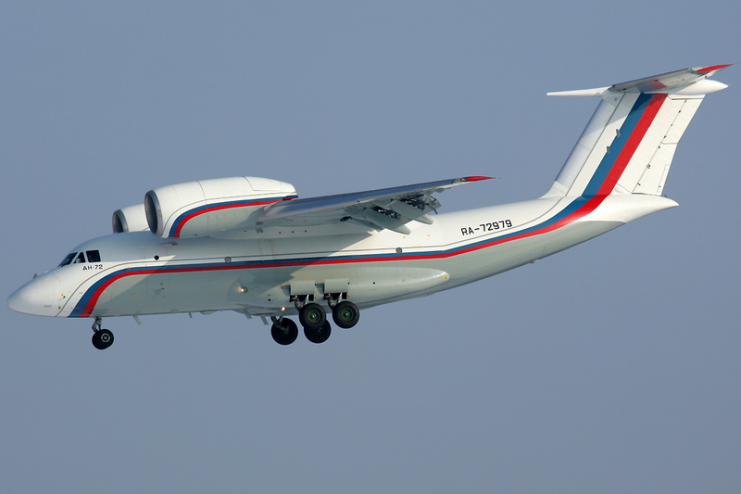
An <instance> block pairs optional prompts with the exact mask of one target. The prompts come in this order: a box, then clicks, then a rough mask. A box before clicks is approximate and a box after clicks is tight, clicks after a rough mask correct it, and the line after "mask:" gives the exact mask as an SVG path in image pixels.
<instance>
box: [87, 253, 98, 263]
mask: <svg viewBox="0 0 741 494" xmlns="http://www.w3.org/2000/svg"><path fill="white" fill-rule="evenodd" d="M85 253H86V254H87V262H100V252H98V251H97V250H88V251H86V252H85Z"/></svg>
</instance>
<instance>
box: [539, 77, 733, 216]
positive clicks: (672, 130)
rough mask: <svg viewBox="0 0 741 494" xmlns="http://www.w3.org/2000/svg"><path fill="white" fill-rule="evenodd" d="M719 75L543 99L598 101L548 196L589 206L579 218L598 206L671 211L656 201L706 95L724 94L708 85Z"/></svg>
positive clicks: (642, 82)
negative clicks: (642, 206)
mask: <svg viewBox="0 0 741 494" xmlns="http://www.w3.org/2000/svg"><path fill="white" fill-rule="evenodd" d="M725 67H728V65H714V66H710V67H693V68H689V69H684V70H678V71H676V72H668V73H666V74H661V75H656V76H653V77H647V78H645V79H639V80H635V81H629V82H624V83H621V84H615V85H613V86H609V87H602V88H596V89H587V90H578V91H564V92H556V93H548V95H549V96H599V97H600V98H601V99H602V100H601V101H600V103H599V105H598V106H597V109H596V110H595V112H594V115H592V118H591V120H590V121H589V123H588V124H587V127H586V128H585V129H584V132H583V133H582V135H581V137H580V138H579V140H578V141H577V143H576V145H575V146H574V149H573V150H572V151H571V154H570V155H569V157H568V159H567V160H566V163H565V164H564V165H563V168H562V169H561V172H560V173H559V175H558V177H557V178H556V181H555V182H554V184H553V186H552V187H551V189H550V191H548V193H547V194H546V196H547V197H566V198H568V197H573V198H579V199H580V202H581V201H584V202H585V203H591V205H592V207H587V208H586V211H585V213H588V212H591V211H594V210H595V209H597V207H598V206H600V205H601V204H603V203H605V205H607V204H615V205H616V204H617V203H623V204H626V205H627V203H632V204H636V203H639V202H640V203H643V204H645V206H646V210H645V211H643V213H642V214H638V215H637V216H636V217H638V216H643V214H648V213H650V212H653V211H658V210H661V209H665V208H667V207H673V206H676V203H675V202H674V201H671V200H669V199H665V198H662V197H661V195H662V194H663V190H664V183H665V182H666V177H667V175H668V173H669V168H670V167H671V164H672V158H673V157H674V151H675V149H676V147H677V144H678V143H679V140H680V139H681V137H682V134H684V131H685V129H686V128H687V125H688V124H689V123H690V120H692V117H693V116H694V115H695V112H696V111H697V109H698V108H699V106H700V103H702V100H703V98H704V97H705V95H706V94H709V93H713V92H716V91H720V90H721V89H725V88H726V87H727V86H726V85H725V84H723V83H721V82H717V81H713V80H710V79H708V78H709V77H710V76H712V75H714V74H715V73H716V72H718V71H719V70H721V69H723V68H725ZM619 196H622V198H624V199H625V200H621V197H619ZM608 197H609V198H610V199H611V200H608V201H606V202H605V199H606V198H608ZM629 198H630V199H629ZM639 198H640V200H639ZM607 209H610V208H607ZM636 212H637V211H636ZM631 219H632V218H631Z"/></svg>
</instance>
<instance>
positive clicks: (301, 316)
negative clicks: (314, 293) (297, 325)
mask: <svg viewBox="0 0 741 494" xmlns="http://www.w3.org/2000/svg"><path fill="white" fill-rule="evenodd" d="M298 320H299V321H301V326H303V327H304V329H310V330H313V331H320V330H322V329H323V328H324V323H325V322H327V313H326V312H325V311H324V307H322V306H321V305H319V304H314V303H311V304H306V305H304V306H303V307H301V311H300V312H299V313H298Z"/></svg>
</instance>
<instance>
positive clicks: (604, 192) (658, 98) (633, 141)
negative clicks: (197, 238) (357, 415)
mask: <svg viewBox="0 0 741 494" xmlns="http://www.w3.org/2000/svg"><path fill="white" fill-rule="evenodd" d="M665 100H666V95H665V94H655V95H654V96H653V97H652V98H651V100H650V101H649V103H648V106H647V107H646V110H645V111H644V112H643V115H641V118H640V120H639V121H638V123H637V124H636V127H635V129H633V133H632V134H631V135H630V137H629V138H628V141H627V142H626V143H625V146H623V149H622V151H621V152H620V155H619V156H618V157H617V159H616V160H615V164H614V165H613V167H612V169H611V170H610V172H609V173H608V174H607V177H606V178H605V181H604V182H603V183H602V186H601V187H600V189H599V191H598V193H597V195H595V196H594V197H592V198H590V199H589V200H588V201H587V202H586V203H585V204H584V205H583V206H582V207H580V208H579V209H577V210H576V211H574V212H573V213H571V214H570V215H569V216H567V217H566V218H563V219H562V220H560V221H557V222H556V223H553V224H552V225H549V226H547V227H543V228H541V229H539V230H535V231H532V232H527V233H522V234H520V235H515V236H513V237H508V238H504V239H501V240H494V241H492V242H490V243H486V244H482V245H474V246H471V247H469V248H467V249H462V250H456V251H453V252H446V253H441V254H435V255H431V256H430V255H426V256H404V257H371V258H364V259H362V261H361V262H377V261H387V262H392V261H400V260H404V261H416V260H429V259H446V258H449V257H453V256H457V255H461V254H466V253H468V252H473V251H475V250H479V249H483V248H488V247H493V246H495V245H499V244H503V243H505V242H511V241H513V240H520V239H523V238H528V237H533V236H535V235H542V234H544V233H549V232H552V231H554V230H557V229H559V228H562V227H564V226H566V225H568V224H570V223H573V222H575V221H576V220H578V219H580V218H583V217H584V216H586V215H588V214H589V213H591V212H592V211H594V210H595V209H597V206H599V205H600V204H602V201H604V200H605V198H606V197H607V196H608V195H609V194H610V193H611V192H612V190H613V189H614V188H615V184H617V181H618V180H619V179H620V177H621V176H622V174H623V172H624V171H625V168H626V167H627V166H628V163H629V162H630V160H631V158H632V157H633V154H634V153H635V150H636V149H637V148H638V145H639V144H640V143H641V141H642V140H643V138H644V137H645V135H646V132H647V131H648V129H649V128H650V127H651V124H652V123H653V121H654V118H655V117H656V115H657V114H658V112H659V110H660V109H661V105H662V104H663V103H664V101H665ZM467 178H468V177H467ZM472 178H474V179H479V180H485V179H487V178H489V177H472ZM474 181H475V180H474ZM268 202H278V201H268ZM258 204H259V203H252V204H250V205H258ZM230 207H244V205H242V204H237V205H231V206H218V207H214V208H209V209H207V210H204V211H202V212H201V211H199V213H205V212H209V211H216V210H219V209H227V208H230ZM191 216H197V214H193V215H191ZM191 216H188V217H187V218H186V219H185V220H184V221H183V223H185V221H187V220H188V219H190V217H191ZM179 232H180V229H179V228H178V231H177V232H176V236H177V234H179ZM354 262H358V259H323V260H317V261H313V262H312V261H309V262H306V261H296V262H275V263H266V264H257V265H255V264H253V265H250V264H246V265H241V266H212V267H206V266H204V267H198V268H188V267H183V268H174V269H168V270H167V273H168V274H169V273H183V272H189V273H193V272H200V271H224V270H229V269H251V268H257V267H259V268H274V267H295V266H308V265H327V264H347V263H354ZM157 272H158V270H156V269H150V270H145V271H137V272H135V273H127V272H124V273H120V274H118V275H116V276H113V277H112V278H111V279H110V280H108V281H106V282H105V283H104V284H103V285H101V286H100V287H99V288H98V289H97V290H96V292H95V293H94V294H93V295H92V296H91V297H90V300H88V303H87V305H85V308H84V309H83V311H82V312H81V313H80V316H79V317H88V316H90V314H91V313H92V312H93V309H94V308H95V305H96V303H97V302H98V299H99V298H100V295H101V293H103V291H104V290H105V289H106V288H107V287H108V286H110V285H111V284H112V283H113V282H115V281H117V280H119V279H121V278H123V277H124V276H130V275H131V276H134V275H136V276H143V275H149V274H155V273H157Z"/></svg>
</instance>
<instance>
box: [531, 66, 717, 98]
mask: <svg viewBox="0 0 741 494" xmlns="http://www.w3.org/2000/svg"><path fill="white" fill-rule="evenodd" d="M730 65H731V64H726V65H712V66H710V67H690V68H688V69H682V70H675V71H674V72H666V73H665V74H659V75H654V76H651V77H645V78H643V79H636V80H634V81H628V82H621V83H619V84H613V85H612V86H605V87H598V88H594V89H576V90H573V91H556V92H551V93H546V94H547V96H602V95H603V94H604V93H605V92H607V91H608V90H610V89H612V90H614V91H637V92H640V93H647V94H657V93H658V94H692V95H700V94H708V93H714V92H715V91H720V90H721V89H725V88H726V87H728V86H726V85H725V84H723V83H722V82H717V81H710V80H708V79H707V78H708V77H710V76H712V75H714V74H715V73H716V72H718V71H719V70H721V69H724V68H726V67H729V66H730Z"/></svg>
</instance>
